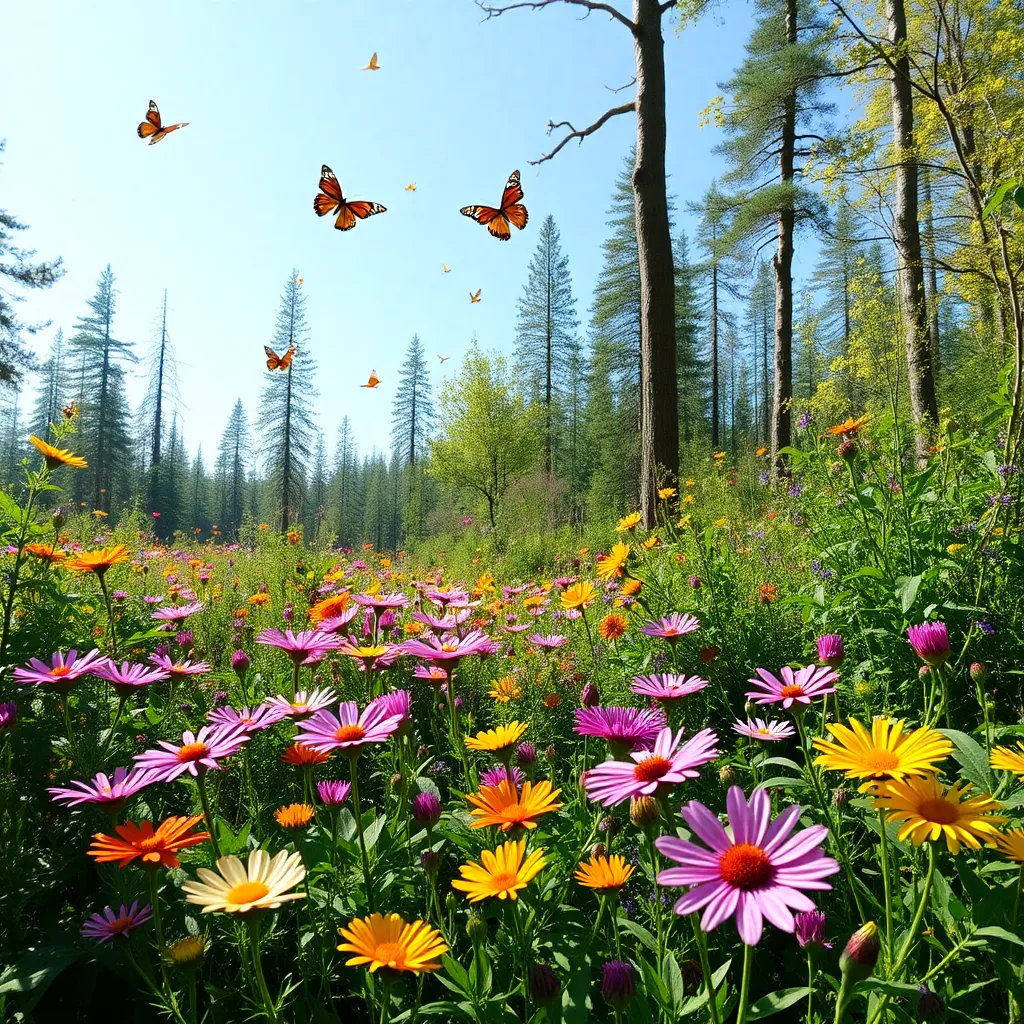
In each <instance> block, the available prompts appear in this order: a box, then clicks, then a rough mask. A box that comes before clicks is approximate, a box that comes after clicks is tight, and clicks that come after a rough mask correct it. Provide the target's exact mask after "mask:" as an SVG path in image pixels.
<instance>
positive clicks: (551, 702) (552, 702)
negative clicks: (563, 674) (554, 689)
mask: <svg viewBox="0 0 1024 1024" xmlns="http://www.w3.org/2000/svg"><path fill="white" fill-rule="evenodd" d="M561 703H562V698H561V697H560V696H559V695H558V694H557V693H545V694H544V707H546V708H547V709H548V711H554V710H555V708H557V707H558V705H559V704H561Z"/></svg>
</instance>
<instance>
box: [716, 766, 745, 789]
mask: <svg viewBox="0 0 1024 1024" xmlns="http://www.w3.org/2000/svg"><path fill="white" fill-rule="evenodd" d="M718 781H719V782H721V784H722V785H723V786H735V785H736V783H738V782H739V781H740V773H739V772H738V771H736V768H735V766H734V765H731V764H723V765H722V767H721V768H719V769H718Z"/></svg>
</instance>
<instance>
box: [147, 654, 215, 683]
mask: <svg viewBox="0 0 1024 1024" xmlns="http://www.w3.org/2000/svg"><path fill="white" fill-rule="evenodd" d="M149 660H150V661H151V662H152V663H153V664H154V665H158V666H159V667H160V668H162V669H163V670H164V671H165V672H167V673H168V675H170V677H171V679H172V680H174V681H176V682H180V681H181V680H182V679H185V678H187V677H188V676H196V675H202V674H203V673H204V672H209V671H210V666H209V665H207V664H206V662H205V661H197V662H195V663H193V662H191V661H189V660H188V659H185V660H179V661H175V660H174V659H173V658H172V657H171V656H170V654H168V653H166V652H161V653H157V654H151V655H150V656H149Z"/></svg>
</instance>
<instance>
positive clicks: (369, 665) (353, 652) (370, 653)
mask: <svg viewBox="0 0 1024 1024" xmlns="http://www.w3.org/2000/svg"><path fill="white" fill-rule="evenodd" d="M338 650H339V651H340V652H341V653H342V654H347V655H348V656H349V657H350V658H352V659H353V660H355V661H357V662H359V671H360V672H374V671H381V670H383V669H386V668H389V667H390V666H391V665H394V663H395V662H396V661H397V660H398V659H399V658H400V657H401V656H402V654H403V653H404V652H403V650H402V648H401V647H400V646H397V647H396V646H394V645H393V644H380V645H378V646H376V647H364V646H362V645H360V644H359V642H358V641H356V640H354V639H353V638H352V637H349V638H348V640H345V641H344V642H343V643H342V644H341V645H340V646H339V647H338Z"/></svg>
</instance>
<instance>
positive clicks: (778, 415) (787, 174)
mask: <svg viewBox="0 0 1024 1024" xmlns="http://www.w3.org/2000/svg"><path fill="white" fill-rule="evenodd" d="M796 41H797V4H796V0H786V42H787V43H789V44H790V45H795V43H796ZM795 150H796V90H795V89H793V91H791V92H790V93H789V95H788V96H787V97H786V99H785V102H784V104H783V114H782V128H781V138H780V146H779V179H780V180H781V181H782V182H783V184H785V183H788V182H791V181H792V180H793V174H794V171H793V162H794V156H795ZM793 224H794V212H793V210H792V209H791V208H790V209H787V210H782V212H781V213H779V216H778V249H777V250H776V253H775V257H774V259H773V260H772V267H773V269H774V271H775V386H774V388H773V390H772V426H771V434H770V441H769V446H770V448H771V453H772V459H773V461H774V462H775V464H776V465H779V464H780V456H779V451H780V450H781V449H782V448H785V447H786V446H787V445H788V444H789V442H790V437H791V433H792V420H793Z"/></svg>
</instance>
